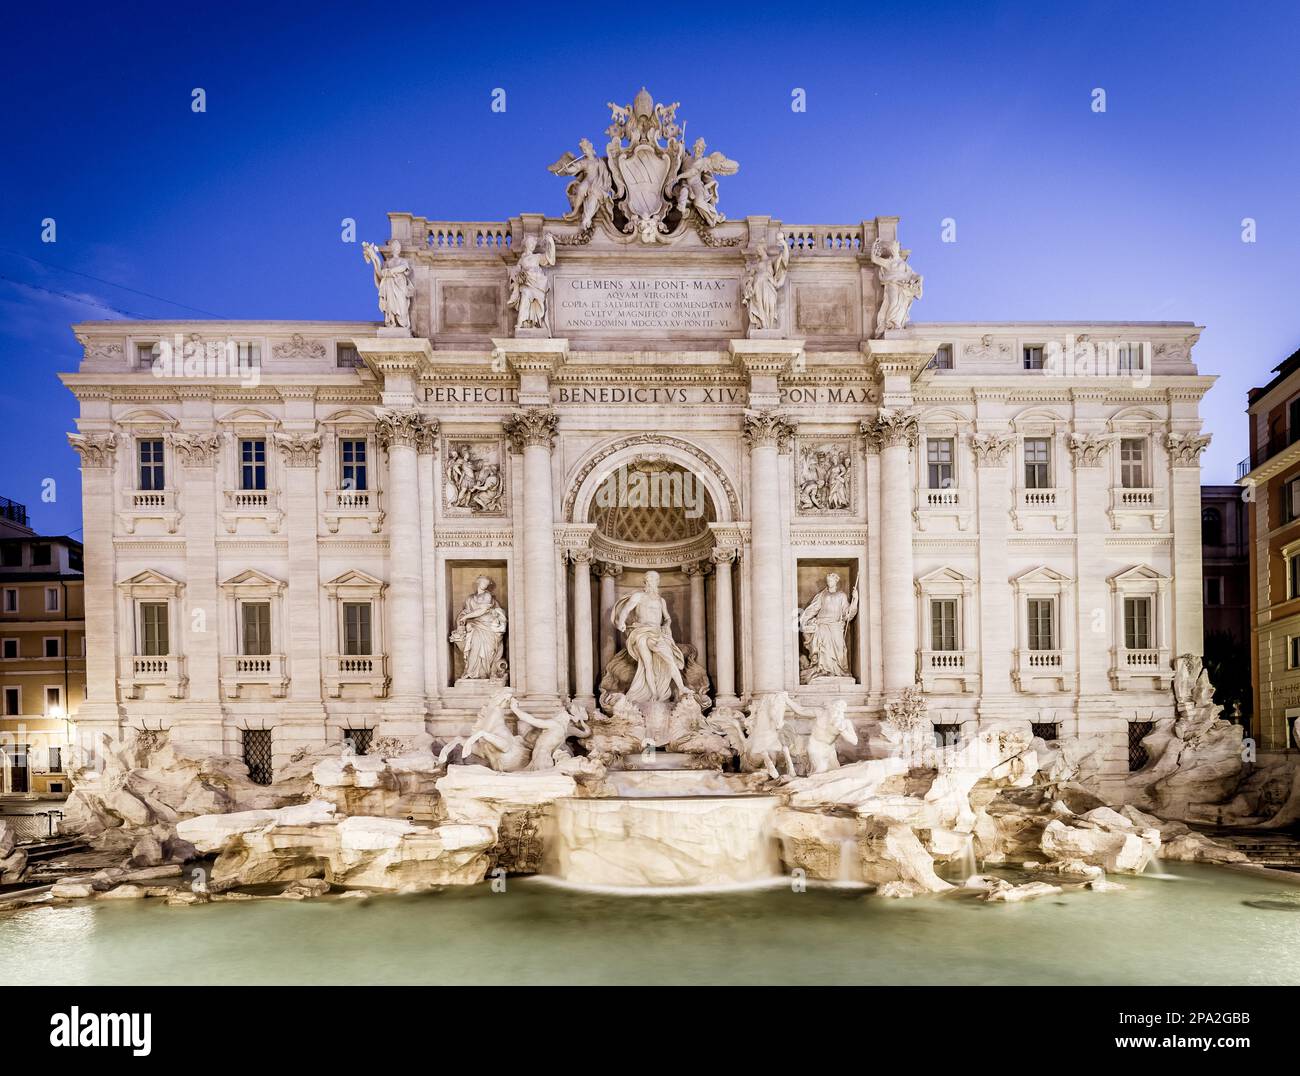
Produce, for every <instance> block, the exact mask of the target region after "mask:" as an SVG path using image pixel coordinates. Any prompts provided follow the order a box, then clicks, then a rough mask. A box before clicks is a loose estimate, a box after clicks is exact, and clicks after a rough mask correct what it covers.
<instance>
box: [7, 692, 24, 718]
mask: <svg viewBox="0 0 1300 1076" xmlns="http://www.w3.org/2000/svg"><path fill="white" fill-rule="evenodd" d="M22 712H23V691H22V688H18V687H7V688H5V716H6V717H17V716H18V715H19V714H21V713H22Z"/></svg>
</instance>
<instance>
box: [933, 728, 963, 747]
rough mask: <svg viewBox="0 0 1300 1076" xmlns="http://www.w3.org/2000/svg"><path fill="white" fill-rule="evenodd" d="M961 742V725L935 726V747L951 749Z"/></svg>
mask: <svg viewBox="0 0 1300 1076" xmlns="http://www.w3.org/2000/svg"><path fill="white" fill-rule="evenodd" d="M960 742H961V725H959V724H951V725H935V726H934V743H935V746H936V747H951V746H952V745H953V744H956V743H960Z"/></svg>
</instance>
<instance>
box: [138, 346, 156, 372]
mask: <svg viewBox="0 0 1300 1076" xmlns="http://www.w3.org/2000/svg"><path fill="white" fill-rule="evenodd" d="M157 356H158V345H157V344H152V343H151V344H136V345H135V364H136V366H137V367H138V368H139V369H141V370H152V369H153V361H154V359H155V358H157Z"/></svg>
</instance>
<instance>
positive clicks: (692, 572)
mask: <svg viewBox="0 0 1300 1076" xmlns="http://www.w3.org/2000/svg"><path fill="white" fill-rule="evenodd" d="M682 571H684V572H685V573H686V578H688V579H689V580H690V581H691V646H693V647H695V660H696V661H698V662H699V663H700V665H702V666H703V667H704V668H706V669H707V668H708V664H709V663H708V647H707V645H706V642H705V640H706V639H707V638H708V632H707V630H706V627H705V623H704V576H705V575H706V574H707V573H708V571H709V562H708V561H707V560H702V561H698V562H696V563H692V564H684V565H682Z"/></svg>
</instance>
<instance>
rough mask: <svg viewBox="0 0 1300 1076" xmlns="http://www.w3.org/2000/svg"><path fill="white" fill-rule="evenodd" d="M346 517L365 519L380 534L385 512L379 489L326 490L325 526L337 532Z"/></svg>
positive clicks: (331, 531)
mask: <svg viewBox="0 0 1300 1076" xmlns="http://www.w3.org/2000/svg"><path fill="white" fill-rule="evenodd" d="M345 519H360V520H364V521H365V522H366V523H367V524H368V525H369V527H370V531H371V533H372V534H378V533H379V531H380V530H381V529H382V528H383V525H384V512H383V509H382V508H381V507H380V506H379V490H377V489H331V490H326V491H325V526H326V527H328V528H329V532H330V533H331V534H337V533H338V529H339V523H340V522H341V521H343V520H345Z"/></svg>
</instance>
